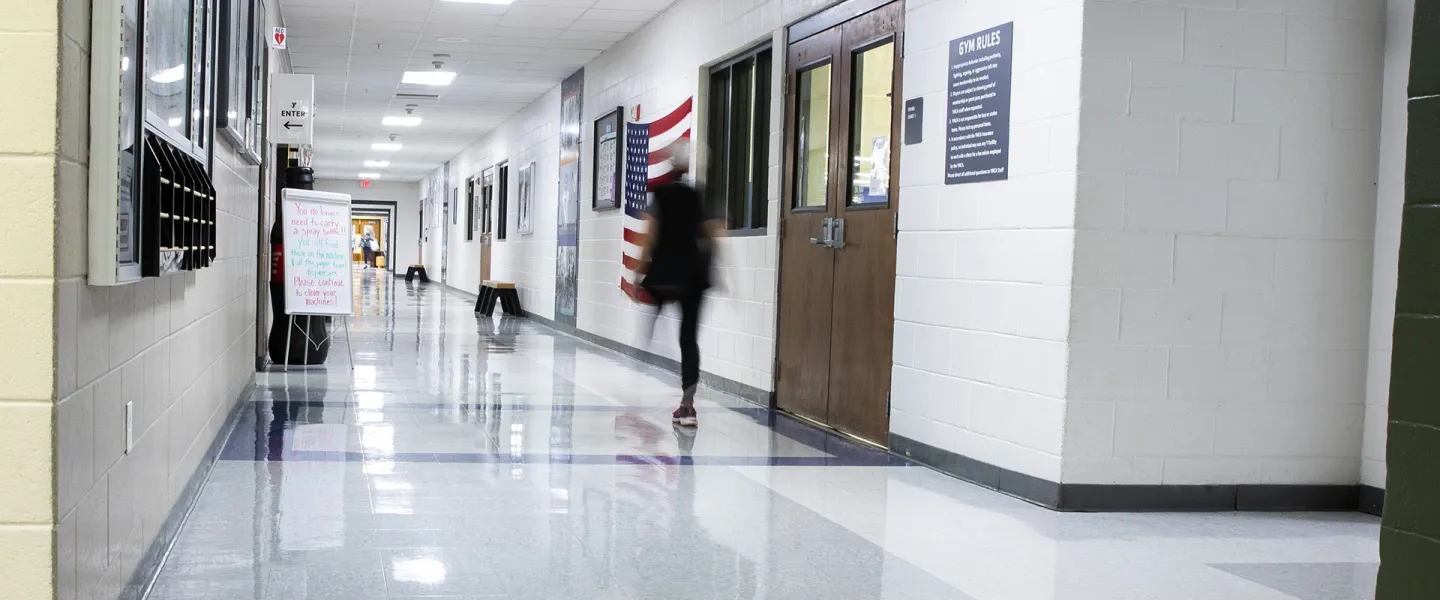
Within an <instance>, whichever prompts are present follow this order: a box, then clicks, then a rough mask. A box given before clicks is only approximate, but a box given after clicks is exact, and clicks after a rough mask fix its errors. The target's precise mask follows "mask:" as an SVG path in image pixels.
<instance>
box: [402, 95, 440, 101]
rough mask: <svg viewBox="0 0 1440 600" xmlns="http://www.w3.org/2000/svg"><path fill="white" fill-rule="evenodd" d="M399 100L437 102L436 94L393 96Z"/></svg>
mask: <svg viewBox="0 0 1440 600" xmlns="http://www.w3.org/2000/svg"><path fill="white" fill-rule="evenodd" d="M395 97H396V98H398V99H400V100H439V99H440V96H439V95H438V94H395Z"/></svg>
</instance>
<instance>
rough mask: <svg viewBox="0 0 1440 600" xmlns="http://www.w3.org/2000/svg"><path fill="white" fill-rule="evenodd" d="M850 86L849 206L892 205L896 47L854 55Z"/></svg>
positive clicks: (875, 48) (888, 45)
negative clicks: (891, 134) (892, 139)
mask: <svg viewBox="0 0 1440 600" xmlns="http://www.w3.org/2000/svg"><path fill="white" fill-rule="evenodd" d="M854 58H855V62H854V65H855V67H854V71H855V77H854V79H853V80H852V81H851V82H850V85H851V111H852V113H853V114H852V115H851V122H850V131H851V134H850V173H851V181H850V204H852V205H854V204H884V203H886V202H889V201H890V132H891V124H892V121H891V117H892V107H893V106H894V99H893V98H892V96H891V92H892V91H893V90H894V85H895V44H893V43H887V44H885V45H883V46H876V47H874V48H870V49H869V50H865V51H863V52H859V53H856V54H855V57H854Z"/></svg>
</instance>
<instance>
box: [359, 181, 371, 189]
mask: <svg viewBox="0 0 1440 600" xmlns="http://www.w3.org/2000/svg"><path fill="white" fill-rule="evenodd" d="M360 187H362V188H368V187H370V180H369V179H361V180H360Z"/></svg>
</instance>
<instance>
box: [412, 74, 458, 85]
mask: <svg viewBox="0 0 1440 600" xmlns="http://www.w3.org/2000/svg"><path fill="white" fill-rule="evenodd" d="M454 81H455V72H454V71H406V72H405V76H404V77H402V78H400V83H413V84H416V85H450V84H451V83H452V82H454Z"/></svg>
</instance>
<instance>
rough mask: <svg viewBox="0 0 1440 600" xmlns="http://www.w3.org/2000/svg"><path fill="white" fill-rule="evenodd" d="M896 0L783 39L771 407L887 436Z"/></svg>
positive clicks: (896, 125)
mask: <svg viewBox="0 0 1440 600" xmlns="http://www.w3.org/2000/svg"><path fill="white" fill-rule="evenodd" d="M903 19H904V9H903V5H902V4H901V3H899V2H896V3H892V4H889V5H886V6H884V7H881V8H878V9H876V10H874V11H872V12H869V13H866V14H864V15H861V16H859V17H856V18H854V19H852V20H849V21H847V22H845V23H843V24H840V25H838V26H836V27H834V28H832V29H829V30H826V31H823V32H821V33H817V34H815V35H812V36H809V37H806V38H805V39H802V40H799V41H797V42H795V43H793V44H791V46H790V49H789V60H788V61H787V65H789V72H788V73H787V74H786V77H788V78H789V80H788V82H787V86H788V92H787V94H786V110H787V119H786V122H787V127H786V138H787V139H786V152H787V154H788V156H787V158H786V161H785V163H786V172H785V180H786V188H785V189H786V191H785V206H784V208H783V209H782V212H783V213H784V214H783V218H784V223H783V225H782V230H781V231H782V235H781V239H780V307H779V313H780V314H779V332H778V338H779V339H778V365H777V366H778V381H777V382H776V402H777V405H778V406H779V408H781V409H783V410H786V411H789V412H792V413H795V414H798V415H801V416H803V417H806V418H809V419H812V420H815V421H819V422H821V423H824V424H826V425H829V426H831V427H834V428H835V429H838V430H840V431H843V432H846V433H849V434H852V435H855V436H857V437H860V438H863V439H866V440H870V441H872V442H876V443H880V444H882V445H883V444H884V443H885V441H886V437H887V435H888V433H889V428H890V414H889V392H890V368H891V362H892V361H891V357H892V348H893V339H894V331H895V310H894V308H895V241H896V221H895V215H896V209H897V208H898V198H897V197H896V194H897V191H898V189H899V187H898V185H897V184H898V170H899V165H900V160H899V159H900V153H899V148H898V140H899V134H900V117H901V116H902V114H903V112H902V110H901V100H900V82H901V72H900V71H901V63H902V60H901V53H900V45H899V32H900V31H902V30H903Z"/></svg>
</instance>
